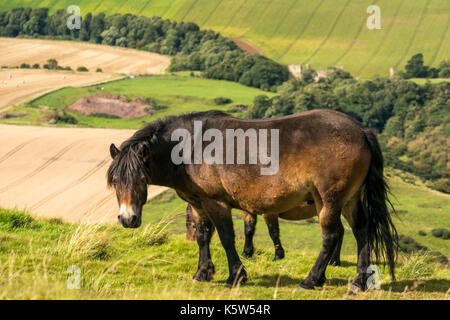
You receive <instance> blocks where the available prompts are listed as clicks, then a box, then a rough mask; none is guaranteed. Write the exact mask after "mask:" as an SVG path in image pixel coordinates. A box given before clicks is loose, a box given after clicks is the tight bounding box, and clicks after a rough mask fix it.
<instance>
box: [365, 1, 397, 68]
mask: <svg viewBox="0 0 450 320" xmlns="http://www.w3.org/2000/svg"><path fill="white" fill-rule="evenodd" d="M404 3H405V0H402V2H400V4H399V6H398V7H397V9H396V10H395V13H394V17H393V20H392V21H395V19H396V18H397V16H398V14H399V13H400V10H401V8H402V7H403V4H404ZM393 25H394V22H392V23H391V24H389V26H388V27H387V29H386V32H385V33H384V35H383V38H382V39H381V41H380V42H379V44H378V46H377V47H376V48H375V51H374V52H373V53H372V55H371V56H370V57H369V59H367V61H366V62H365V63H364V64H363V65H362V66H361V68H360V69H359V70H358V72H357V73H356V75H360V74H361V72H362V71H363V70H364V69H365V68H366V67H367V66H368V65H369V64H370V62H372V60H373V59H374V58H375V57H376V56H377V55H378V53H379V52H380V50H381V48H382V47H383V44H384V43H385V42H386V39H387V37H388V36H389V34H390V33H391V30H392V27H393Z"/></svg>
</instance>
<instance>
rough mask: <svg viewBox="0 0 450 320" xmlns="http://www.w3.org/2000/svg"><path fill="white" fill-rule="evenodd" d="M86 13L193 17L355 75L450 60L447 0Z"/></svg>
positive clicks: (295, 58) (279, 2)
mask: <svg viewBox="0 0 450 320" xmlns="http://www.w3.org/2000/svg"><path fill="white" fill-rule="evenodd" d="M71 4H72V2H70V1H68V0H53V1H37V0H27V1H23V0H11V1H4V2H2V4H0V10H8V9H11V8H15V7H23V6H31V7H39V6H40V7H49V8H50V11H51V12H54V11H56V10H58V9H66V8H67V7H68V6H69V5H71ZM373 4H376V5H378V6H379V7H380V8H381V28H382V29H381V30H369V29H368V28H367V27H366V19H367V14H366V9H367V7H368V6H369V5H373ZM77 5H78V6H79V7H80V9H81V14H83V13H88V12H93V13H99V12H105V13H106V14H108V15H109V14H114V13H132V14H136V15H145V16H162V17H163V18H169V19H173V20H176V21H182V20H183V21H192V22H195V23H197V24H198V25H199V26H200V27H202V28H211V29H213V30H215V31H219V32H221V33H223V34H224V35H226V36H229V37H235V38H240V39H244V40H248V41H249V42H251V43H252V44H254V45H256V46H258V47H259V48H260V49H261V50H262V51H263V52H264V53H265V54H266V55H267V56H268V57H270V58H272V59H275V60H277V61H279V62H282V63H286V64H306V63H309V64H311V65H312V66H313V67H314V68H315V69H316V70H321V69H326V68H327V67H329V66H331V65H342V66H344V68H345V70H347V71H349V72H351V73H352V74H353V75H355V76H361V77H371V76H374V75H381V76H387V75H388V71H389V68H390V67H391V66H394V67H396V69H397V70H399V69H400V68H402V67H403V66H404V64H405V62H406V61H407V59H408V58H409V57H410V56H412V55H413V54H416V53H418V52H422V53H423V54H424V56H425V64H426V65H430V66H437V65H438V64H439V62H440V61H442V60H445V59H448V58H449V52H450V33H449V32H448V28H449V22H450V16H449V4H448V1H446V0H417V1H405V0H389V1H388V0H378V1H369V0H361V1H351V0H318V1H307V0H154V1H144V0H133V1H118V0H109V1H103V0H89V1H88V0H80V1H78V2H77Z"/></svg>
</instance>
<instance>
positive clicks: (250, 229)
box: [241, 210, 257, 258]
mask: <svg viewBox="0 0 450 320" xmlns="http://www.w3.org/2000/svg"><path fill="white" fill-rule="evenodd" d="M241 213H242V219H243V220H244V233H245V245H244V251H243V252H242V256H243V257H244V258H251V257H252V256H253V253H254V252H255V249H254V247H253V236H254V235H255V229H256V222H257V216H256V215H252V214H250V213H248V212H245V211H243V210H241Z"/></svg>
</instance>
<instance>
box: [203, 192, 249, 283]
mask: <svg viewBox="0 0 450 320" xmlns="http://www.w3.org/2000/svg"><path fill="white" fill-rule="evenodd" d="M205 206H206V210H207V212H208V215H209V216H210V217H211V219H212V220H213V222H214V224H215V226H216V229H217V233H218V234H219V237H220V241H221V242H222V246H223V247H224V249H225V252H226V254H227V259H228V269H229V271H230V276H229V277H228V280H227V284H229V285H232V286H235V285H237V284H239V283H244V282H245V281H246V280H247V273H246V272H245V269H244V265H243V264H242V262H241V259H239V255H238V253H237V252H236V246H235V242H234V240H235V239H234V238H235V235H234V228H233V220H232V217H231V208H230V207H229V206H227V205H226V204H224V203H220V202H216V201H209V202H208V203H205Z"/></svg>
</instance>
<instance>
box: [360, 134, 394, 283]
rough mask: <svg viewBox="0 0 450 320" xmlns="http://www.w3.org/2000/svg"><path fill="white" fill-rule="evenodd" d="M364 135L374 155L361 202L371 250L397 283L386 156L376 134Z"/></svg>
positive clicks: (377, 261)
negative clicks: (366, 220)
mask: <svg viewBox="0 0 450 320" xmlns="http://www.w3.org/2000/svg"><path fill="white" fill-rule="evenodd" d="M364 133H365V135H366V139H367V142H368V144H369V147H370V151H371V153H372V161H371V163H370V168H369V173H368V174H367V177H366V181H365V194H364V197H363V202H362V204H363V207H364V210H365V211H366V213H367V217H368V233H369V234H368V236H369V249H370V252H371V253H372V254H373V255H374V256H375V260H376V263H380V260H382V261H383V264H384V263H385V262H386V260H387V263H388V266H389V270H390V273H391V276H392V280H394V281H395V272H394V269H395V261H396V259H397V252H398V234H397V230H396V229H395V226H394V224H393V223H392V219H391V215H390V213H389V210H388V205H389V206H390V207H391V208H392V209H393V210H394V207H393V205H392V203H391V202H390V201H389V198H388V192H389V186H388V185H387V183H386V180H385V177H384V174H383V154H382V153H381V149H380V145H379V144H378V140H377V137H376V136H375V133H374V132H373V131H372V130H370V129H364ZM394 212H395V211H394Z"/></svg>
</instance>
